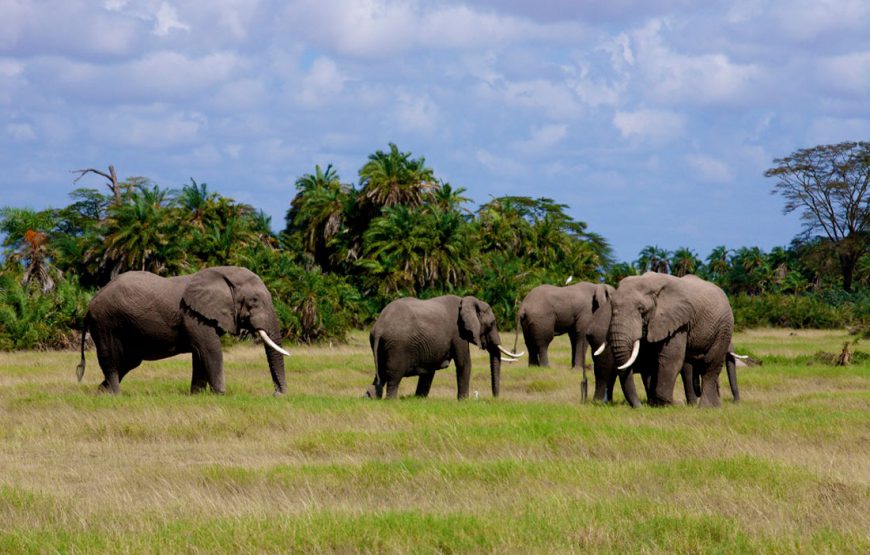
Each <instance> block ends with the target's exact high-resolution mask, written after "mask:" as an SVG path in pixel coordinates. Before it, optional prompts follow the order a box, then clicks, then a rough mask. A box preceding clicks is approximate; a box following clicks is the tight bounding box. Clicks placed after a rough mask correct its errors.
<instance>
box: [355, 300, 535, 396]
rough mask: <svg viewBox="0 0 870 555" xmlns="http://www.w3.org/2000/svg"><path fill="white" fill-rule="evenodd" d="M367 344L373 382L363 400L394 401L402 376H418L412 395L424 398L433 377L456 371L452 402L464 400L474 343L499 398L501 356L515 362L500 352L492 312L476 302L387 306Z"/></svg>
mask: <svg viewBox="0 0 870 555" xmlns="http://www.w3.org/2000/svg"><path fill="white" fill-rule="evenodd" d="M369 342H370V343H371V347H372V355H373V356H374V361H375V379H374V382H373V383H372V385H371V386H369V388H368V390H367V392H366V394H367V395H368V396H369V397H373V398H381V397H382V396H383V393H384V386H385V385H386V389H387V398H395V397H396V395H397V394H398V391H399V382H400V381H401V380H402V378H404V377H405V376H419V378H418V381H417V391H416V395H417V396H419V397H426V396H427V395H428V394H429V389H430V388H431V386H432V379H433V378H434V377H435V371H436V370H440V369H442V368H447V366H448V365H449V364H450V361H451V360H452V361H453V362H454V364H455V365H456V385H457V397H458V398H459V399H464V398H465V397H468V389H469V387H470V384H471V352H470V349H469V343H474V344H475V345H477V346H478V347H480V348H481V349H484V350H486V351H487V352H488V353H489V368H490V374H491V383H492V396H493V397H498V394H499V385H500V378H501V361H502V353H503V354H505V355H507V356H508V357H509V358H507V359H505V360H509V361H515V360H517V358H518V357H519V356H521V355H522V354H523V353H519V354H516V355H515V354H513V353H511V352H510V351H507V350H506V349H504V348H503V347H502V346H501V339H500V338H499V335H498V327H497V326H496V322H495V315H494V314H493V312H492V308H490V306H489V305H488V304H486V303H485V302H483V301H481V300H479V299H477V298H476V297H470V296H469V297H462V298H460V297H457V296H456V295H445V296H443V297H435V298H433V299H428V300H420V299H415V298H412V297H406V298H403V299H397V300H395V301H393V302H391V303H390V304H388V305H387V306H386V307H385V308H384V310H383V311H381V314H380V316H378V319H377V321H376V322H375V325H374V327H373V328H372V331H371V334H370V335H369Z"/></svg>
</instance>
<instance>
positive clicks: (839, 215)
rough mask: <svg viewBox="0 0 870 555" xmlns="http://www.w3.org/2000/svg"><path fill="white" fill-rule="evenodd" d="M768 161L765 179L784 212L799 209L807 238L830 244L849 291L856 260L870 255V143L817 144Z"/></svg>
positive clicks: (844, 286) (845, 287) (845, 286)
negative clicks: (781, 201) (816, 237)
mask: <svg viewBox="0 0 870 555" xmlns="http://www.w3.org/2000/svg"><path fill="white" fill-rule="evenodd" d="M773 162H774V164H776V165H775V166H774V167H773V168H770V169H768V170H767V171H765V172H764V175H765V177H774V178H776V184H775V185H774V189H773V193H778V194H780V195H782V196H783V197H784V198H785V201H786V202H785V207H784V208H783V212H784V213H786V214H788V213H790V212H794V211H800V213H801V218H802V219H803V222H804V228H805V233H806V235H807V236H811V235H814V234H817V235H821V236H823V237H826V238H827V239H828V240H829V241H830V242H831V245H832V247H833V249H834V250H835V252H836V254H837V257H838V259H839V262H840V273H841V276H842V282H843V289H845V290H846V291H851V290H852V281H853V278H854V274H855V267H856V265H857V263H858V260H859V259H860V258H861V257H862V256H863V255H865V254H867V253H868V252H870V142H844V143H839V144H836V145H819V146H815V147H812V148H805V149H801V150H798V151H796V152H794V153H792V154H791V155H789V156H787V157H785V158H777V159H774V161H773Z"/></svg>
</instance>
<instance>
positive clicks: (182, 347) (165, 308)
mask: <svg viewBox="0 0 870 555" xmlns="http://www.w3.org/2000/svg"><path fill="white" fill-rule="evenodd" d="M260 329H262V330H264V331H265V332H266V333H267V334H268V335H269V337H270V338H271V339H272V340H273V341H274V342H275V343H276V344H280V338H281V334H280V332H279V326H278V318H277V317H276V315H275V309H274V308H273V306H272V296H271V295H270V294H269V291H268V290H267V289H266V286H265V285H264V284H263V282H262V280H261V279H260V278H259V276H257V275H256V274H255V273H253V272H251V271H250V270H248V269H246V268H241V267H237V266H222V267H215V268H207V269H205V270H202V271H200V272H197V273H195V274H192V275H187V276H177V277H171V278H163V277H160V276H157V275H155V274H152V273H150V272H126V273H124V274H121V275H119V276H118V277H117V278H115V279H114V280H113V281H112V282H111V283H109V284H108V285H106V286H105V287H103V289H101V290H100V292H99V293H97V295H96V296H95V297H94V298H93V299H92V300H91V303H90V305H88V313H87V315H86V316H85V328H84V330H83V331H82V361H81V364H80V365H79V368H78V378H79V380H81V377H82V375H83V374H84V365H85V355H84V345H85V334H86V333H87V331H90V332H91V336H92V337H93V339H94V344H95V345H96V348H97V359H98V360H99V363H100V368H102V370H103V374H104V375H105V380H104V381H103V383H102V384H100V390H101V391H106V392H109V393H118V392H119V391H120V384H121V380H123V379H124V376H125V375H126V374H127V372H129V371H130V370H132V369H134V368H136V367H137V366H139V364H141V362H142V361H143V360H160V359H163V358H167V357H171V356H173V355H177V354H179V353H192V354H193V375H192V378H191V383H190V392H191V393H197V392H200V391H203V390H204V389H205V388H206V385H208V386H209V387H211V390H212V391H214V392H215V393H224V369H223V353H222V351H221V341H220V336H221V335H223V334H224V333H230V334H233V335H239V334H240V333H241V332H242V331H244V330H247V331H249V332H251V333H252V334H256V332H257V330H260ZM264 347H265V350H266V358H267V359H268V361H269V371H270V372H271V374H272V382H273V383H274V386H275V395H281V394H284V393H285V392H286V389H287V382H286V379H285V376H284V359H283V357H282V355H281V354H280V353H278V352H277V351H275V350H273V349H272V348H270V347H269V346H264Z"/></svg>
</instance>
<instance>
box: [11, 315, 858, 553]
mask: <svg viewBox="0 0 870 555" xmlns="http://www.w3.org/2000/svg"><path fill="white" fill-rule="evenodd" d="M505 336H507V334H505ZM850 339H851V338H850V337H849V336H848V335H847V334H846V333H845V332H837V331H825V332H821V331H797V332H789V331H783V330H776V331H774V330H755V331H749V332H745V333H742V334H738V335H737V336H736V337H735V344H736V346H737V348H738V350H739V351H740V352H745V353H750V354H751V355H753V356H754V357H756V358H759V359H762V360H763V361H764V364H763V366H760V367H752V368H741V369H739V379H740V385H741V390H742V396H743V401H742V402H741V403H740V404H739V405H734V404H732V403H730V402H729V401H726V402H724V403H723V407H722V409H721V410H709V411H699V410H697V409H694V408H690V407H685V406H677V407H673V408H667V409H651V408H648V407H644V408H643V409H640V410H631V409H629V408H628V407H627V406H625V405H624V404H623V403H622V397H621V393H619V392H617V394H616V396H617V403H616V404H615V405H613V406H595V405H593V404H591V403H590V404H586V405H581V404H579V372H578V371H573V370H571V369H570V368H567V364H568V359H569V349H568V344H567V341H566V340H565V339H564V337H562V338H558V339H557V342H556V344H555V351H554V356H553V360H554V362H555V367H554V368H549V369H541V368H533V369H529V368H527V367H526V366H525V364H524V363H523V364H522V365H514V366H507V365H505V366H506V367H505V368H504V369H503V379H502V398H501V399H499V400H498V401H493V400H492V399H491V398H490V393H489V387H488V383H489V377H488V369H487V365H486V362H485V354H484V353H482V352H479V353H477V354H476V355H475V357H476V358H475V362H474V364H475V370H474V372H473V383H472V389H473V390H477V391H479V393H480V395H479V399H478V400H474V399H471V400H468V401H465V402H461V403H460V402H457V401H456V400H455V391H456V389H455V374H454V372H453V371H452V369H447V370H444V371H442V372H441V373H439V375H438V376H437V377H436V379H435V382H434V385H433V390H432V394H431V396H430V398H429V399H425V400H419V399H414V398H406V399H403V400H400V401H397V402H385V401H382V402H373V401H369V400H365V399H361V398H360V395H361V394H362V392H363V390H364V388H365V386H366V385H367V384H368V383H370V381H371V377H372V374H373V364H372V360H371V353H370V351H369V349H368V344H367V337H366V335H365V334H364V333H362V332H357V333H355V334H353V335H352V336H351V341H350V343H349V344H348V345H341V346H335V347H329V346H322V347H310V348H306V347H296V348H293V349H292V351H293V357H292V358H290V359H289V360H288V362H287V371H288V380H289V394H288V395H287V396H286V397H283V398H273V397H271V395H270V393H271V389H272V388H271V382H270V378H269V376H268V370H267V367H266V362H265V358H264V357H263V353H262V350H261V348H260V347H255V346H252V345H238V346H234V347H232V348H229V349H228V350H227V351H226V354H225V365H226V378H227V379H226V383H227V395H226V396H223V397H218V396H213V395H200V396H190V395H188V394H187V393H186V391H187V389H188V387H189V377H190V376H189V374H190V362H189V358H188V357H183V356H182V357H176V358H174V359H170V360H166V361H161V362H156V363H155V362H152V363H145V364H144V365H143V366H142V367H140V368H138V369H136V370H134V371H133V372H132V373H131V374H130V375H129V376H128V377H127V379H126V380H125V381H124V382H123V384H122V394H121V395H120V396H117V397H110V396H104V395H97V394H96V387H97V384H98V383H99V381H100V380H101V379H102V374H101V372H100V369H99V366H98V364H97V361H96V357H95V355H94V353H93V352H92V351H91V352H88V353H87V360H88V369H87V372H86V373H85V378H84V380H83V382H82V383H81V384H79V383H76V381H75V377H74V375H75V372H74V368H75V365H76V364H77V362H78V354H76V353H73V352H19V353H0V552H43V553H44V552H76V553H85V552H87V553H90V552H110V553H111V552H115V553H131V552H132V553H139V552H195V553H214V552H228V553H240V552H241V553H252V552H292V551H297V552H300V551H301V552H323V551H327V552H345V553H346V552H369V553H391V552H421V553H437V552H445V553H446V552H495V553H527V552H537V553H554V552H641V553H649V552H667V553H686V552H705V553H706V552H714V553H715V552H720V553H734V552H767V553H798V552H803V553H825V552H827V553H847V552H850V553H868V552H870V360H868V359H870V357H868V356H867V355H865V354H864V353H867V352H868V351H870V349H868V345H870V342H868V341H867V340H865V341H864V342H861V343H858V344H857V345H852V346H851V349H852V351H853V353H856V354H855V357H854V360H855V362H854V363H853V364H852V365H851V366H848V367H836V366H831V365H829V364H826V363H825V362H824V360H823V359H824V358H825V357H822V356H817V355H816V353H817V352H819V351H825V352H829V353H837V352H839V351H840V349H841V348H842V346H843V343H844V342H845V341H849V340H850ZM509 343H512V341H509ZM415 382H416V380H415V379H413V378H412V379H408V380H405V381H404V382H403V383H402V389H401V392H400V393H401V394H403V395H411V394H412V392H413V388H414V385H415ZM590 382H591V372H590ZM722 382H723V387H722V391H723V399H726V400H727V399H730V393H728V388H727V385H725V383H726V380H725V377H724V376H723V377H722ZM677 389H678V390H679V389H680V386H679V385H678V387H677ZM678 394H679V391H678Z"/></svg>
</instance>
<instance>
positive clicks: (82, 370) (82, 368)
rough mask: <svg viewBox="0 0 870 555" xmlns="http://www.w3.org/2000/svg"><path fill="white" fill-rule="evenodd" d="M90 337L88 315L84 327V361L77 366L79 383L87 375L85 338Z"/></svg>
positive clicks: (82, 351) (82, 349) (82, 346)
mask: <svg viewBox="0 0 870 555" xmlns="http://www.w3.org/2000/svg"><path fill="white" fill-rule="evenodd" d="M87 336H88V315H86V316H85V323H84V325H83V326H82V343H81V354H82V360H81V362H79V365H78V366H76V379H77V380H78V381H82V377H83V376H84V375H85V338H86V337H87Z"/></svg>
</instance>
